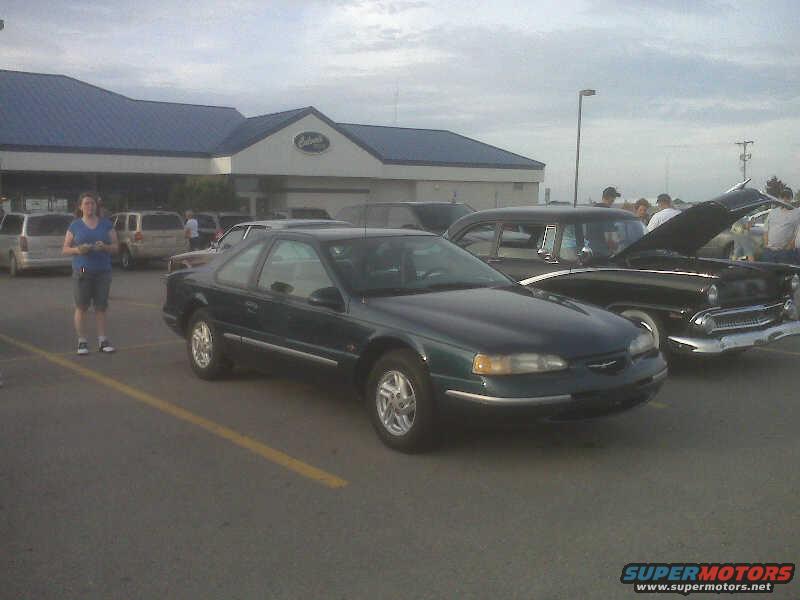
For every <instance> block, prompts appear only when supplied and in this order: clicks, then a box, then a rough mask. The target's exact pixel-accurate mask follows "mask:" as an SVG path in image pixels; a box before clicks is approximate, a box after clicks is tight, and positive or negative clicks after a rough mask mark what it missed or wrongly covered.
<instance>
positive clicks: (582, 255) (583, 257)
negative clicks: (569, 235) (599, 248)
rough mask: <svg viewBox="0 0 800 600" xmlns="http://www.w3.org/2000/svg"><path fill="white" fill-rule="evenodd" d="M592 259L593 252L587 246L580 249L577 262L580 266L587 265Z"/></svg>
mask: <svg viewBox="0 0 800 600" xmlns="http://www.w3.org/2000/svg"><path fill="white" fill-rule="evenodd" d="M593 257H594V252H593V251H592V249H591V248H589V246H584V247H583V248H581V251H580V252H578V261H579V262H580V263H581V264H582V265H588V264H589V263H590V262H591V261H592V258H593Z"/></svg>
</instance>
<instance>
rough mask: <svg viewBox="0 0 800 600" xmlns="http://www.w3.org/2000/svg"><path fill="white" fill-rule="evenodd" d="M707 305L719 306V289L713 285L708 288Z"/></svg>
mask: <svg viewBox="0 0 800 600" xmlns="http://www.w3.org/2000/svg"><path fill="white" fill-rule="evenodd" d="M708 303H709V304H711V305H712V306H718V305H719V288H718V287H717V286H716V285H714V284H711V285H710V286H708Z"/></svg>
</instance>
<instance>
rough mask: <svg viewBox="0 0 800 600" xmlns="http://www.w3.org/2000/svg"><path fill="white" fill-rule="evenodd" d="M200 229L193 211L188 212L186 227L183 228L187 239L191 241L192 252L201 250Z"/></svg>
mask: <svg viewBox="0 0 800 600" xmlns="http://www.w3.org/2000/svg"><path fill="white" fill-rule="evenodd" d="M199 229H200V227H199V225H198V224H197V219H195V218H194V212H192V211H191V210H187V211H186V225H184V226H183V231H184V232H185V233H186V238H187V239H188V240H189V249H190V250H200V231H199Z"/></svg>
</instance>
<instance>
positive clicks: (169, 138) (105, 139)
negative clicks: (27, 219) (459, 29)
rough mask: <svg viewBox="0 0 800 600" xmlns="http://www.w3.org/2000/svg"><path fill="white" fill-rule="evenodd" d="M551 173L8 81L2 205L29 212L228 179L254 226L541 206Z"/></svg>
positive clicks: (358, 130) (449, 144)
mask: <svg viewBox="0 0 800 600" xmlns="http://www.w3.org/2000/svg"><path fill="white" fill-rule="evenodd" d="M544 167H545V165H544V164H543V163H541V162H539V161H536V160H533V159H530V158H526V157H524V156H520V155H518V154H515V153H513V152H509V151H507V150H503V149H501V148H497V147H495V146H491V145H489V144H485V143H483V142H480V141H477V140H474V139H471V138H468V137H465V136H463V135H459V134H457V133H454V132H451V131H444V130H436V129H413V128H404V127H387V126H376V125H363V124H353V123H337V122H334V121H332V120H331V119H330V118H328V117H327V116H326V115H324V114H323V113H321V112H320V111H319V110H317V109H316V108H314V107H305V108H297V109H293V110H287V111H283V112H278V113H273V114H266V115H260V116H255V117H249V118H248V117H245V116H244V115H242V114H241V113H240V112H239V111H238V110H236V109H235V108H231V107H223V106H203V105H196V104H179V103H171V102H153V101H147V100H135V99H132V98H128V97H126V96H123V95H121V94H117V93H115V92H112V91H109V90H105V89H102V88H99V87H97V86H94V85H91V84H89V83H86V82H83V81H79V80H77V79H74V78H72V77H68V76H65V75H50V74H42V73H26V72H20V71H8V70H0V196H5V197H6V198H8V199H10V200H12V201H14V202H16V203H17V204H24V203H25V201H26V200H27V199H34V198H37V199H39V201H40V202H41V199H42V198H49V199H51V200H58V199H67V200H74V199H75V198H76V196H77V194H78V193H79V192H80V191H82V190H84V189H87V188H96V189H98V190H99V191H100V193H101V194H102V195H103V197H104V200H105V201H106V203H107V204H109V205H112V206H114V207H116V208H133V207H150V206H156V205H158V206H166V205H167V202H168V197H169V190H170V188H171V187H172V186H173V185H175V184H176V183H180V182H182V181H184V180H185V178H186V177H187V176H194V175H205V176H209V175H216V176H223V177H228V178H230V180H231V181H232V182H233V184H234V187H235V189H236V192H237V195H238V196H239V197H240V198H241V199H242V201H243V202H244V204H245V205H246V206H248V207H249V209H250V211H251V212H252V213H253V214H255V213H256V212H262V211H264V212H265V211H269V210H275V209H280V208H287V207H296V206H315V207H321V208H327V209H328V210H329V212H331V213H332V214H333V213H335V212H336V211H337V210H338V209H339V208H340V207H342V206H346V205H352V204H358V203H363V202H382V201H453V200H457V201H463V202H467V203H469V204H471V205H472V206H473V207H475V208H488V207H494V206H516V205H524V204H535V203H537V202H538V196H539V184H540V183H541V182H542V181H543V179H544ZM231 208H237V207H231Z"/></svg>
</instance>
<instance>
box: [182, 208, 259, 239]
mask: <svg viewBox="0 0 800 600" xmlns="http://www.w3.org/2000/svg"><path fill="white" fill-rule="evenodd" d="M194 218H195V219H197V228H198V233H199V234H200V244H201V245H202V247H204V248H205V247H207V246H209V245H210V244H211V242H213V241H215V240H218V239H219V238H220V237H222V234H223V233H225V232H226V231H227V230H228V229H230V228H231V227H233V226H234V225H236V224H237V223H243V222H244V221H249V220H250V215H249V214H247V213H241V212H198V213H195V215H194Z"/></svg>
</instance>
